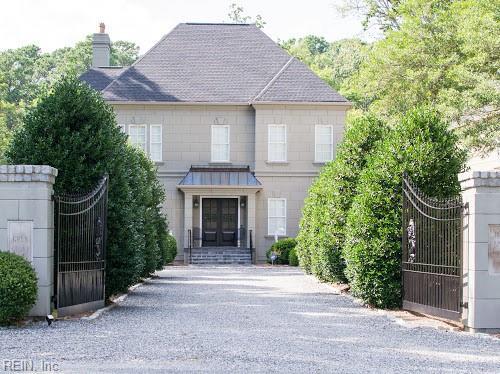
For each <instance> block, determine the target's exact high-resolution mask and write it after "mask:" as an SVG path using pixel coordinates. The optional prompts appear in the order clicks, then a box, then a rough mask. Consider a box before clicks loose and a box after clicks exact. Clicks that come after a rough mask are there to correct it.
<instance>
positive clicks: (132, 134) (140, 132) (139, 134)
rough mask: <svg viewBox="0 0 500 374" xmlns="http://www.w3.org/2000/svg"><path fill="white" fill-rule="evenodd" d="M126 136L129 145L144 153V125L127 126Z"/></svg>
mask: <svg viewBox="0 0 500 374" xmlns="http://www.w3.org/2000/svg"><path fill="white" fill-rule="evenodd" d="M128 136H129V140H130V144H132V145H133V146H135V147H138V148H140V149H142V150H143V151H144V152H147V151H146V125H129V126H128Z"/></svg>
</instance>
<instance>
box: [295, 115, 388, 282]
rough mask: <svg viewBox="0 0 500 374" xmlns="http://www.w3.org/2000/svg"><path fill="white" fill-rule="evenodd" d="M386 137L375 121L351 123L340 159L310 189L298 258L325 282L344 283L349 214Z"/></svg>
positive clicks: (369, 118) (363, 118)
mask: <svg viewBox="0 0 500 374" xmlns="http://www.w3.org/2000/svg"><path fill="white" fill-rule="evenodd" d="M384 133H385V126H384V125H383V123H382V122H381V121H379V120H377V119H376V118H375V117H373V116H370V115H365V116H361V117H357V118H355V119H353V120H351V121H350V122H349V123H348V127H347V130H346V133H345V136H344V140H343V141H342V143H341V144H340V146H339V149H338V152H337V157H336V158H335V160H334V161H332V162H330V163H328V164H327V165H325V166H324V167H323V169H322V170H321V173H320V175H319V176H318V178H316V180H315V181H314V182H313V184H312V185H311V187H310V189H309V194H308V197H307V198H306V201H305V205H304V208H303V211H302V219H301V222H300V231H299V234H298V235H297V255H298V257H299V260H300V265H301V266H302V267H303V268H304V269H305V270H306V272H309V273H312V274H314V275H315V276H316V277H317V278H319V279H320V280H322V281H327V282H333V281H345V275H344V268H345V263H344V259H343V257H342V248H343V245H344V229H345V221H346V216H347V212H348V210H349V208H350V206H351V203H352V200H353V198H354V195H355V194H356V189H357V181H358V178H359V174H360V172H361V170H362V169H363V168H364V166H365V164H366V159H367V156H368V155H369V154H370V152H371V151H372V149H373V147H374V146H375V144H376V143H377V142H378V141H379V140H380V139H381V138H382V136H383V134H384Z"/></svg>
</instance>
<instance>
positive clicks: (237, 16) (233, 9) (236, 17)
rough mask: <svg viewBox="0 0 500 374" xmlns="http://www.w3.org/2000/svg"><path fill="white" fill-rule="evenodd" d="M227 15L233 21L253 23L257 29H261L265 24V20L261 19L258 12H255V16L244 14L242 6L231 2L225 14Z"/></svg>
mask: <svg viewBox="0 0 500 374" xmlns="http://www.w3.org/2000/svg"><path fill="white" fill-rule="evenodd" d="M227 17H228V18H229V20H230V21H231V22H234V23H255V26H257V27H258V28H259V29H262V28H263V27H264V26H265V25H266V22H265V21H264V20H263V19H262V16H261V15H260V14H257V15H256V16H255V18H253V17H251V16H248V15H245V10H244V9H243V7H242V6H241V5H238V4H236V3H232V4H231V5H230V6H229V13H228V14H227Z"/></svg>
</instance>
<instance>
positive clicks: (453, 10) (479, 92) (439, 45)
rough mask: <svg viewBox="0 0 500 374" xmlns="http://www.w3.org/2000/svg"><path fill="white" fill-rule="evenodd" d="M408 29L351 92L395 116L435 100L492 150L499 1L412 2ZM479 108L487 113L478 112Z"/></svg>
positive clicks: (498, 129)
mask: <svg viewBox="0 0 500 374" xmlns="http://www.w3.org/2000/svg"><path fill="white" fill-rule="evenodd" d="M398 11H399V14H400V17H401V24H400V28H399V29H397V30H389V31H387V32H386V33H385V39H383V40H380V41H378V42H376V43H375V44H374V46H373V48H372V49H371V52H370V53H369V56H368V58H367V59H366V61H365V62H364V63H363V64H362V66H361V69H360V70H359V73H357V74H355V76H354V77H353V78H352V79H351V80H350V81H349V83H348V85H347V87H348V90H347V94H348V96H349V97H350V98H351V100H354V101H356V102H357V104H358V105H360V106H361V107H364V108H370V110H372V111H374V112H375V113H378V114H379V115H381V116H383V117H385V118H387V119H389V120H390V119H397V118H399V117H400V116H401V115H402V114H404V113H406V112H408V111H409V110H411V109H412V108H413V107H415V106H418V105H421V104H429V105H431V106H433V107H434V108H436V109H437V110H438V112H439V113H440V115H442V116H443V119H444V120H446V121H447V122H455V123H457V124H458V125H459V126H460V125H461V124H463V123H464V122H466V123H467V126H462V127H461V128H462V129H466V130H467V131H465V132H464V134H465V135H466V136H467V137H472V140H471V141H470V144H473V145H474V144H475V145H476V146H479V148H481V149H480V150H482V151H484V152H486V151H488V150H490V149H492V148H494V147H497V146H498V145H499V144H498V143H499V140H498V139H499V138H500V125H499V123H500V119H499V108H500V89H499V87H500V80H499V78H498V71H499V69H500V39H499V38H498V31H499V29H500V28H499V23H498V7H496V6H495V4H494V3H493V2H490V1H489V0H458V1H451V0H445V1H443V0H430V1H429V0H405V1H403V2H402V3H401V4H400V5H399V6H398ZM478 113H479V114H478Z"/></svg>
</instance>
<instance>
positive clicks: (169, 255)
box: [163, 234, 177, 265]
mask: <svg viewBox="0 0 500 374" xmlns="http://www.w3.org/2000/svg"><path fill="white" fill-rule="evenodd" d="M175 256H177V241H176V240H175V237H174V236H173V235H171V234H167V235H166V236H165V246H164V252H163V263H164V265H166V264H169V263H171V262H172V261H174V259H175Z"/></svg>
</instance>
